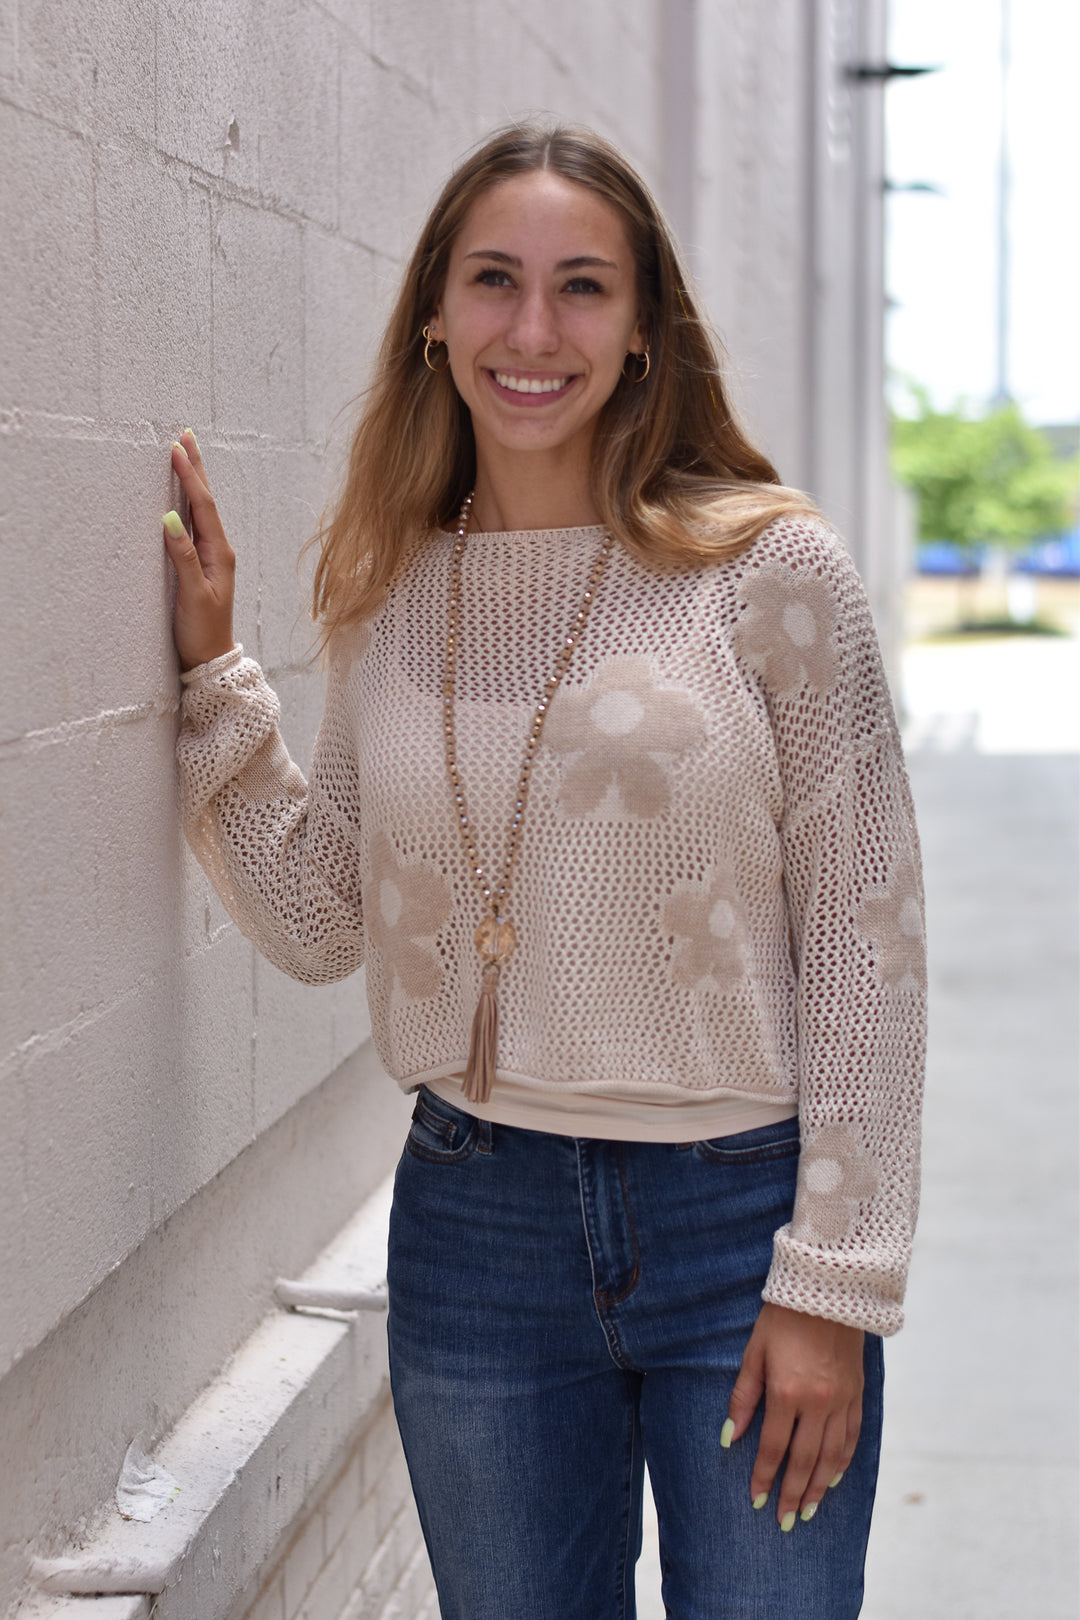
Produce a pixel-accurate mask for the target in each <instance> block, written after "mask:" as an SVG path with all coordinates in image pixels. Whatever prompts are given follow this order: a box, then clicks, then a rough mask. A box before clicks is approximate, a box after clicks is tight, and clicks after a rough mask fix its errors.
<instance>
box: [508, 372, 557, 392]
mask: <svg viewBox="0 0 1080 1620" xmlns="http://www.w3.org/2000/svg"><path fill="white" fill-rule="evenodd" d="M495 381H496V382H497V383H498V385H499V387H500V388H509V389H510V390H511V392H512V393H515V394H556V393H558V391H559V389H560V388H565V387H566V385H567V383H568V382H569V381H570V379H569V377H512V376H511V375H510V373H509V372H508V371H497V372H496V373H495Z"/></svg>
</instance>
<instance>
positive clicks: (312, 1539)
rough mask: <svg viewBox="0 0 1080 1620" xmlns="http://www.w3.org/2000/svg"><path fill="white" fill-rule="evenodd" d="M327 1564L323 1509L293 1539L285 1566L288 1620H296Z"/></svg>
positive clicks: (284, 1576)
mask: <svg viewBox="0 0 1080 1620" xmlns="http://www.w3.org/2000/svg"><path fill="white" fill-rule="evenodd" d="M325 1562H326V1547H325V1545H324V1539H323V1517H322V1512H321V1510H319V1509H316V1511H315V1512H314V1513H313V1514H312V1515H311V1517H310V1518H309V1519H308V1521H307V1523H306V1524H304V1525H303V1526H302V1527H301V1528H300V1530H299V1531H298V1532H297V1534H296V1536H295V1537H294V1538H293V1541H292V1544H291V1545H290V1547H289V1550H288V1552H287V1553H286V1554H285V1558H284V1561H283V1563H282V1581H283V1584H284V1591H285V1616H286V1620H293V1616H294V1615H296V1614H298V1613H299V1610H300V1605H301V1604H302V1603H303V1601H304V1599H305V1597H306V1596H307V1594H308V1591H309V1590H310V1588H311V1586H312V1584H313V1582H314V1581H315V1578H316V1576H317V1575H318V1573H319V1571H320V1570H321V1569H322V1567H323V1565H324V1564H325Z"/></svg>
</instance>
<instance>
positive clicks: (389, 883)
mask: <svg viewBox="0 0 1080 1620" xmlns="http://www.w3.org/2000/svg"><path fill="white" fill-rule="evenodd" d="M363 903H364V925H365V927H366V929H367V932H368V934H369V936H370V938H371V941H372V943H373V944H374V945H375V947H376V949H377V950H378V951H380V952H381V954H382V955H383V956H384V957H385V958H386V960H387V961H388V962H389V963H390V965H391V967H392V968H393V970H394V972H395V973H396V974H397V978H398V983H399V984H400V985H401V988H402V990H403V991H404V992H405V994H406V995H407V996H411V997H413V998H415V999H417V1000H419V999H421V998H422V997H425V996H433V995H434V994H435V993H436V991H437V990H439V989H440V987H441V985H442V982H443V965H442V963H441V962H440V960H439V958H438V956H437V955H436V953H435V952H434V951H433V950H432V949H431V948H430V947H429V946H427V945H421V944H418V943H417V942H418V941H419V940H422V939H433V938H434V936H435V935H436V934H437V933H438V931H439V929H440V928H441V927H442V925H443V923H444V922H446V920H447V918H448V917H449V916H450V911H451V906H452V901H451V897H450V886H449V884H448V883H447V882H446V879H445V878H444V877H443V876H442V874H441V873H440V872H438V871H436V869H435V868H434V867H433V866H427V865H425V864H423V863H421V862H418V863H415V864H413V865H409V866H399V865H398V861H397V857H396V856H395V854H394V851H393V847H392V846H391V843H390V840H389V838H387V836H386V834H385V833H383V832H378V833H376V834H375V835H374V837H373V838H372V840H371V876H370V877H369V878H368V881H367V882H366V883H365V885H364V890H363Z"/></svg>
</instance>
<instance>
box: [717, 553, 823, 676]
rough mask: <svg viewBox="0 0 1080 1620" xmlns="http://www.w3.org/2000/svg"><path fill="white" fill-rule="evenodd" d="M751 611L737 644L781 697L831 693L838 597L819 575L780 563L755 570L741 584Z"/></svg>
mask: <svg viewBox="0 0 1080 1620" xmlns="http://www.w3.org/2000/svg"><path fill="white" fill-rule="evenodd" d="M739 601H740V602H741V603H743V604H744V606H745V608H746V611H745V613H743V615H742V617H741V618H740V619H739V620H738V622H737V624H736V626H735V640H736V642H737V644H738V647H739V651H740V652H741V653H742V656H743V658H744V659H745V660H746V662H747V663H748V664H749V666H750V668H751V669H752V670H754V671H755V672H756V673H757V674H758V675H760V676H761V678H762V680H763V681H764V682H765V684H766V685H767V686H768V687H769V688H770V690H771V691H773V692H775V693H776V694H777V696H779V697H789V696H790V695H791V694H792V693H794V692H797V691H798V690H799V689H800V688H801V687H802V686H805V685H808V686H809V687H810V688H811V690H812V691H814V692H827V691H828V690H829V688H830V686H832V684H833V681H834V679H835V677H836V650H835V647H834V645H833V636H834V635H835V633H836V628H837V625H838V624H839V614H838V611H837V606H836V598H835V596H834V595H833V592H832V590H831V589H830V587H829V585H828V583H827V581H826V580H824V579H820V578H819V577H818V576H817V575H816V574H808V573H796V572H794V571H793V570H792V569H791V568H790V567H788V565H787V564H786V563H782V562H779V561H778V560H775V559H770V560H769V561H766V562H763V563H762V565H761V567H760V568H753V569H750V570H749V571H748V572H747V574H746V576H745V578H744V579H743V581H742V584H741V585H740V586H739Z"/></svg>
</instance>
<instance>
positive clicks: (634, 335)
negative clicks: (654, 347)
mask: <svg viewBox="0 0 1080 1620" xmlns="http://www.w3.org/2000/svg"><path fill="white" fill-rule="evenodd" d="M648 347H649V339H648V336H647V335H646V332H645V327H644V325H643V324H642V321H641V317H640V316H638V322H637V325H636V326H635V327H634V330H633V331H632V332H631V334H630V342H629V345H628V353H630V354H644V352H645V350H646V349H647V348H648Z"/></svg>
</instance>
